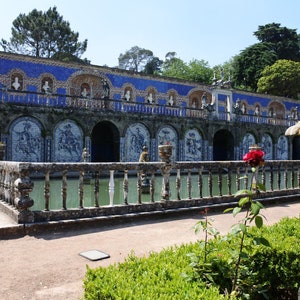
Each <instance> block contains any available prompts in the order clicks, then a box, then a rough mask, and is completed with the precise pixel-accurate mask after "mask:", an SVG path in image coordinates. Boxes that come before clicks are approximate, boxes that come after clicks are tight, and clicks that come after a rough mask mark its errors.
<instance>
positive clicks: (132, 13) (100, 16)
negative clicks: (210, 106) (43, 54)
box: [0, 0, 300, 67]
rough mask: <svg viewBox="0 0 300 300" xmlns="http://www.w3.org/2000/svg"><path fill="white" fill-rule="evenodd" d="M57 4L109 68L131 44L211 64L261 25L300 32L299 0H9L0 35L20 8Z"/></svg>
mask: <svg viewBox="0 0 300 300" xmlns="http://www.w3.org/2000/svg"><path fill="white" fill-rule="evenodd" d="M53 6H56V7H57V10H58V12H59V14H60V15H62V16H63V18H64V20H66V21H69V22H70V27H71V29H72V30H73V31H76V32H79V40H80V41H83V40H84V39H88V48H87V51H86V52H85V53H84V54H83V55H82V58H87V59H89V60H90V61H91V63H92V64H94V65H107V66H109V67H115V66H117V65H118V57H119V55H120V54H121V53H124V52H125V51H127V50H129V49H130V48H131V47H133V46H139V47H141V48H145V49H149V50H151V51H153V54H154V55H155V56H158V57H159V58H160V59H162V60H164V58H165V55H166V53H168V52H171V51H172V52H173V51H174V52H176V53H177V57H179V58H181V59H182V60H183V61H185V62H189V61H190V60H192V59H199V60H202V59H203V60H204V61H207V62H208V63H209V65H210V66H211V67H213V66H215V65H217V64H222V63H224V62H225V61H228V60H229V59H230V58H231V57H233V56H234V55H236V54H239V53H240V51H241V50H244V49H245V48H246V47H248V46H250V45H253V44H254V43H256V42H258V41H257V39H256V38H255V37H254V36H253V32H254V31H256V30H257V29H258V26H259V25H265V24H268V23H273V22H275V23H280V24H281V26H285V27H287V28H290V29H296V30H297V32H298V33H300V14H299V11H300V1H299V0H285V1H283V0H244V1H243V0H239V1H238V0H227V1H226V0H214V1H209V0H205V1H204V0H185V1H180V0H173V1H171V0H150V1H144V0H127V1H125V0H106V1H104V0H85V1H82V0H81V1H79V0H57V1H55V0H52V1H51V0H25V1H24V0H10V1H9V0H8V1H3V2H2V3H1V18H0V38H4V39H9V38H10V36H11V28H12V22H13V20H14V19H16V18H17V17H18V15H19V14H20V13H25V14H28V13H29V12H30V11H32V10H33V9H34V8H36V9H38V10H42V11H46V10H48V9H49V7H53ZM1 50H2V49H1Z"/></svg>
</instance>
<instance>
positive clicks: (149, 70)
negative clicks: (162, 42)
mask: <svg viewBox="0 0 300 300" xmlns="http://www.w3.org/2000/svg"><path fill="white" fill-rule="evenodd" d="M162 64H163V61H162V60H160V59H159V58H158V57H153V58H152V60H150V61H149V62H148V63H147V64H146V65H145V67H144V70H143V72H144V73H145V74H148V75H153V74H155V75H158V74H160V68H161V66H162Z"/></svg>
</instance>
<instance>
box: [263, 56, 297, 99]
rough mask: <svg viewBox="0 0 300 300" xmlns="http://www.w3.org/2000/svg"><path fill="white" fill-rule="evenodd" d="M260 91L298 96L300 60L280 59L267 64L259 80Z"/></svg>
mask: <svg viewBox="0 0 300 300" xmlns="http://www.w3.org/2000/svg"><path fill="white" fill-rule="evenodd" d="M257 86H258V89H257V91H258V92H260V93H268V94H272V95H277V96H283V97H290V98H295V99H296V98H298V94H299V93H300V62H295V61H292V60H286V59H280V60H277V61H276V62H275V63H274V64H273V65H272V66H267V67H266V68H265V69H264V70H263V72H262V74H261V78H260V79H259V80H258V84H257Z"/></svg>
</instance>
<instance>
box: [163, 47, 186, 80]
mask: <svg viewBox="0 0 300 300" xmlns="http://www.w3.org/2000/svg"><path fill="white" fill-rule="evenodd" d="M169 53H170V52H169ZM167 55H168V54H167ZM167 55H166V58H167ZM175 55H176V53H175V54H174V55H173V56H172V57H168V58H167V59H166V61H165V62H164V64H163V71H162V76H165V77H171V78H177V79H185V80H186V77H187V73H188V66H187V64H186V63H185V62H184V61H183V60H182V59H180V58H177V57H175Z"/></svg>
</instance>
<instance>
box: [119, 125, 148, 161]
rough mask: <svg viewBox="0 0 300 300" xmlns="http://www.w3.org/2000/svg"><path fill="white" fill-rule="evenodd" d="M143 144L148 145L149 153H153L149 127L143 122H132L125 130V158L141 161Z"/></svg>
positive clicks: (126, 159)
mask: <svg viewBox="0 0 300 300" xmlns="http://www.w3.org/2000/svg"><path fill="white" fill-rule="evenodd" d="M143 146H147V147H148V149H149V154H151V152H152V151H151V150H152V149H151V147H150V133H149V130H148V128H147V127H146V126H145V125H144V124H142V123H134V124H131V125H130V126H129V127H128V128H127V130H126V132H125V141H124V150H125V151H124V160H125V161H139V157H140V154H141V152H142V151H143Z"/></svg>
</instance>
